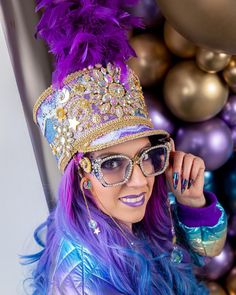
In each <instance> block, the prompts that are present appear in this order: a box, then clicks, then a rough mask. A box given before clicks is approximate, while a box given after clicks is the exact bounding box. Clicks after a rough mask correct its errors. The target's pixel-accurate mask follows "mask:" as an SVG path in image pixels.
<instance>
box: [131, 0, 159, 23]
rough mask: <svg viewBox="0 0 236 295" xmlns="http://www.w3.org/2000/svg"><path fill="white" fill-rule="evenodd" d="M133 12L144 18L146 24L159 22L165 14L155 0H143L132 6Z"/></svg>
mask: <svg viewBox="0 0 236 295" xmlns="http://www.w3.org/2000/svg"><path fill="white" fill-rule="evenodd" d="M132 14H134V15H136V16H139V17H141V18H142V19H143V21H144V23H145V25H146V26H152V25H154V24H157V23H159V22H160V21H161V20H162V18H163V16H162V14H161V12H160V9H159V7H158V6H157V2H156V1H155V0H142V1H139V2H138V4H137V5H135V6H134V8H132Z"/></svg>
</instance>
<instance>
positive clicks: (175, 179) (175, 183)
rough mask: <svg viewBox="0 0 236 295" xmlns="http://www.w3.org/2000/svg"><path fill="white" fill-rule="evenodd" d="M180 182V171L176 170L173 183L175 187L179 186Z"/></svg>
mask: <svg viewBox="0 0 236 295" xmlns="http://www.w3.org/2000/svg"><path fill="white" fill-rule="evenodd" d="M178 182H179V172H174V173H173V185H174V189H176V188H177V186H178Z"/></svg>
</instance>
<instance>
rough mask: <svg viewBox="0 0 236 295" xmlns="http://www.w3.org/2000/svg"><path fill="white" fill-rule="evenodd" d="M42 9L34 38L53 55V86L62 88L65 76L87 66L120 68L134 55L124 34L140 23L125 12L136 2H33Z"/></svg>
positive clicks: (60, 0) (96, 0) (49, 0)
mask: <svg viewBox="0 0 236 295" xmlns="http://www.w3.org/2000/svg"><path fill="white" fill-rule="evenodd" d="M36 2H37V6H36V11H38V10H40V9H43V15H42V17H41V19H40V21H39V23H38V25H37V36H39V37H40V38H42V39H44V40H45V41H46V42H47V44H48V46H49V48H50V52H51V53H52V54H53V55H54V56H55V71H54V73H53V84H57V85H62V81H63V79H64V77H65V76H67V75H68V74H70V73H72V72H75V71H78V70H81V69H83V68H85V67H88V66H89V65H91V66H94V65H95V64H102V65H104V66H106V65H107V63H108V62H111V63H115V64H117V65H119V66H121V67H122V68H124V64H125V62H126V61H127V60H128V59H129V58H130V57H131V56H135V52H134V50H133V49H132V48H131V46H130V45H129V42H128V36H127V35H128V31H129V30H130V29H132V28H135V27H142V26H143V25H142V21H141V19H140V18H138V17H136V16H132V15H130V14H129V13H128V12H127V10H128V8H129V7H132V6H133V5H135V4H136V3H137V2H138V1H137V0H100V1H99V0H36Z"/></svg>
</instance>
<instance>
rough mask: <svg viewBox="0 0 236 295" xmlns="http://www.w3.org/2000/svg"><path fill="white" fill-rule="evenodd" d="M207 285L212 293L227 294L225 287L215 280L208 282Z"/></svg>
mask: <svg viewBox="0 0 236 295" xmlns="http://www.w3.org/2000/svg"><path fill="white" fill-rule="evenodd" d="M207 287H208V288H209V290H210V295H227V294H226V292H225V291H224V289H223V288H222V287H221V286H220V285H219V284H217V283H215V282H208V283H207Z"/></svg>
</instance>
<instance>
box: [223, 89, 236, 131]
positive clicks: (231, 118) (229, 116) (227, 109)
mask: <svg viewBox="0 0 236 295" xmlns="http://www.w3.org/2000/svg"><path fill="white" fill-rule="evenodd" d="M220 117H221V118H222V119H223V120H224V121H225V123H227V124H228V125H229V126H236V95H231V96H230V97H229V99H228V101H227V103H226V105H225V106H224V108H223V110H222V112H221V113H220Z"/></svg>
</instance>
